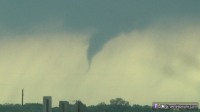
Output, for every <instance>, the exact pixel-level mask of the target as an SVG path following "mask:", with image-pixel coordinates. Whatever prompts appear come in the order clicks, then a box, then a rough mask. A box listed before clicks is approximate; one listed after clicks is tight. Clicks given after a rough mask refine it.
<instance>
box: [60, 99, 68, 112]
mask: <svg viewBox="0 0 200 112" xmlns="http://www.w3.org/2000/svg"><path fill="white" fill-rule="evenodd" d="M59 110H60V112H69V110H70V109H69V102H68V101H60V102H59Z"/></svg>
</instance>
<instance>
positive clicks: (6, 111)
mask: <svg viewBox="0 0 200 112" xmlns="http://www.w3.org/2000/svg"><path fill="white" fill-rule="evenodd" d="M75 108H76V106H75V105H72V104H70V112H76V111H75V110H76V109H75ZM0 112H21V105H20V104H0ZM23 112H42V104H39V103H26V104H25V105H24V107H23ZM52 112H59V107H53V108H52ZM87 112H200V110H152V107H151V106H148V105H145V106H141V105H137V104H134V105H130V104H129V102H128V101H125V100H124V99H122V98H116V99H111V100H110V104H106V103H104V102H101V103H99V104H97V105H91V106H88V107H87Z"/></svg>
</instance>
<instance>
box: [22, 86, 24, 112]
mask: <svg viewBox="0 0 200 112" xmlns="http://www.w3.org/2000/svg"><path fill="white" fill-rule="evenodd" d="M23 106H24V89H22V112H24V110H23Z"/></svg>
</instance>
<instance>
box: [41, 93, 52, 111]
mask: <svg viewBox="0 0 200 112" xmlns="http://www.w3.org/2000/svg"><path fill="white" fill-rule="evenodd" d="M51 107H52V98H51V96H44V97H43V112H52V109H51Z"/></svg>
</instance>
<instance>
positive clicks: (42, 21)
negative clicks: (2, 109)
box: [0, 0, 200, 105]
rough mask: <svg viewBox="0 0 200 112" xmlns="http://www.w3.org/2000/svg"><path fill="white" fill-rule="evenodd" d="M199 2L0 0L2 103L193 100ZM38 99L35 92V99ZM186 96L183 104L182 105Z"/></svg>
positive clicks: (198, 59) (199, 55)
mask: <svg viewBox="0 0 200 112" xmlns="http://www.w3.org/2000/svg"><path fill="white" fill-rule="evenodd" d="M199 5H200V1H195V0H176V1H169V0H148V1H147V0H123V1H122V0H109V1H108V0H101V1H97V0H84V1H83V0H56V1H55V0H17V1H16V0H1V1H0V51H1V54H0V82H1V86H0V89H2V90H4V91H3V92H2V93H0V95H1V96H4V97H2V98H0V103H5V102H11V103H17V102H19V101H20V97H19V96H20V95H19V94H20V90H21V88H25V91H26V100H27V102H41V100H42V96H43V95H52V96H53V98H54V100H55V101H54V105H57V101H59V100H63V99H66V100H69V101H72V100H76V99H81V100H83V102H85V103H87V104H88V105H90V104H97V103H99V102H101V101H106V102H108V101H109V100H110V99H111V98H115V97H122V98H125V99H127V100H129V101H130V102H131V103H136V104H151V102H155V101H196V99H197V98H198V97H199V95H198V93H199V92H200V90H199V89H198V88H199V79H200V76H199V75H198V74H199V72H200V71H199V68H200V64H199V62H200V53H199V50H198V48H199V44H198V43H199V42H200V38H199V36H200V33H199V28H200V26H199V25H200V22H199V19H200V14H199V11H200V7H199ZM35 91H37V92H35ZM187 95H188V97H187Z"/></svg>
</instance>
